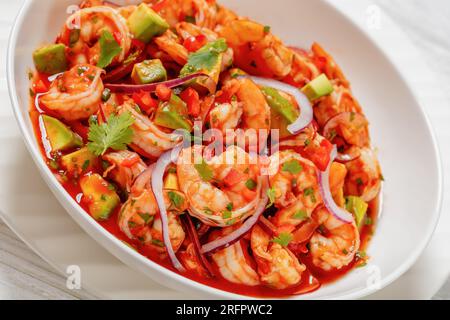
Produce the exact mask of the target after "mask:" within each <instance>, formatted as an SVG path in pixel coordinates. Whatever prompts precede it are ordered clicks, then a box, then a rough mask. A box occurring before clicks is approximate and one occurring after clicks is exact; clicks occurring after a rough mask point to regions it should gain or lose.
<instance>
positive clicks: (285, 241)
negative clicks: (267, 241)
mask: <svg viewBox="0 0 450 320" xmlns="http://www.w3.org/2000/svg"><path fill="white" fill-rule="evenodd" d="M291 241H292V235H291V234H290V233H287V232H282V233H280V234H279V235H278V237H275V238H273V239H272V242H274V243H278V244H279V245H281V246H282V247H287V246H288V245H289V243H290V242H291Z"/></svg>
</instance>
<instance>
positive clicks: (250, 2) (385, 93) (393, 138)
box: [7, 0, 442, 299]
mask: <svg viewBox="0 0 450 320" xmlns="http://www.w3.org/2000/svg"><path fill="white" fill-rule="evenodd" d="M74 2H75V1H73V0H58V1H55V0H39V1H38V0H26V1H25V3H24V6H23V8H22V9H21V11H20V13H19V15H18V17H17V19H16V21H15V24H14V27H13V29H12V32H11V36H10V41H9V46H8V58H7V64H8V66H7V73H8V74H7V76H8V87H9V92H10V97H11V101H12V106H13V109H14V114H15V117H16V119H17V123H18V124H19V127H20V130H21V132H22V135H23V138H24V141H25V143H26V146H27V148H28V150H29V152H30V154H31V157H32V158H33V160H34V162H35V163H36V165H37V167H38V168H39V171H40V173H41V175H42V177H43V179H44V180H45V181H46V183H47V184H48V186H49V189H50V190H51V191H52V192H53V193H54V194H55V196H56V197H57V199H58V200H59V201H60V203H61V204H62V205H63V206H64V208H65V209H66V210H67V212H68V213H69V214H70V216H71V217H72V218H73V219H74V220H75V221H76V222H77V223H78V224H79V225H80V226H81V227H82V228H83V229H84V230H85V231H86V232H87V233H88V234H89V235H90V236H91V237H93V238H94V239H95V240H96V241H98V242H99V243H100V244H101V245H102V246H103V247H104V248H105V249H107V250H108V251H110V252H111V253H112V254H113V255H115V256H116V257H117V258H119V259H120V260H121V261H123V262H124V263H126V264H128V265H129V266H131V267H133V268H134V269H136V270H139V271H141V272H142V273H144V274H145V275H147V276H149V277H151V278H152V279H153V280H155V281H157V282H159V283H160V284H162V285H165V286H168V287H170V288H173V289H175V290H182V291H184V292H186V293H187V294H189V293H191V294H194V295H195V296H200V297H204V298H227V299H243V298H249V297H246V296H242V295H238V294H233V293H229V292H225V291H221V290H218V289H215V288H211V287H208V286H205V285H203V284H200V283H197V282H195V281H192V280H189V279H187V278H185V277H183V276H180V275H178V274H176V273H173V272H172V271H170V270H168V269H166V268H164V267H161V266H160V265H158V264H156V263H154V262H152V261H151V260H149V259H147V258H145V257H143V256H141V255H140V254H138V253H137V252H135V251H134V250H132V249H130V248H129V247H128V246H126V245H124V244H123V243H122V242H121V241H119V240H118V239H116V238H115V237H114V236H113V235H111V234H110V233H108V232H107V231H106V230H105V229H103V228H102V227H101V226H100V225H98V224H97V223H96V222H95V221H94V220H93V219H92V218H91V217H90V216H89V215H87V214H86V213H85V212H84V211H83V209H82V208H81V207H80V206H79V205H78V204H77V203H76V202H75V201H74V200H73V199H72V198H71V197H70V196H69V195H68V194H67V193H66V191H65V190H64V188H63V187H62V186H61V185H60V184H59V183H58V181H57V180H56V178H55V177H54V175H53V174H52V172H51V171H50V170H49V169H48V168H47V166H46V164H45V161H44V160H43V158H42V156H41V153H40V151H39V147H38V144H37V142H36V138H35V135H34V132H33V127H32V124H31V121H30V119H29V117H28V110H29V82H28V78H27V70H28V69H29V68H32V67H33V62H32V52H33V51H34V49H35V48H37V47H38V46H39V45H41V44H42V43H44V42H51V41H53V39H54V37H55V35H56V34H57V32H58V31H59V29H60V27H61V26H62V24H63V23H64V21H65V19H66V18H67V16H68V14H69V13H70V12H71V10H73V9H74V7H70V6H71V5H73V4H74ZM221 3H223V4H224V5H227V6H229V7H230V8H232V9H234V10H236V11H237V12H238V13H239V14H240V15H243V16H249V17H251V18H252V19H254V20H256V21H260V22H262V23H264V24H266V25H270V26H271V27H272V30H273V31H274V33H275V34H277V35H279V36H280V37H281V38H282V39H283V40H284V41H285V42H286V43H287V44H289V45H293V46H304V47H307V46H310V45H311V43H312V42H313V41H317V42H319V43H321V44H322V45H323V46H324V47H325V48H326V49H327V50H329V51H330V52H331V54H332V55H333V56H334V57H335V59H336V60H337V62H338V63H339V64H340V65H341V67H342V68H343V70H344V73H345V74H346V75H347V77H348V78H349V80H350V81H351V83H352V86H353V91H354V93H355V95H356V97H357V98H358V100H359V101H360V103H361V104H362V106H363V109H364V112H365V113H366V115H367V117H368V119H369V121H370V123H371V133H372V138H373V141H374V145H375V146H377V147H378V150H379V157H380V162H381V165H382V168H383V172H384V176H385V178H386V183H385V185H384V188H383V197H384V201H383V208H382V215H381V218H380V221H379V223H378V226H377V229H376V232H375V235H374V237H373V239H372V241H371V243H370V244H369V248H368V252H367V253H368V255H369V256H370V257H371V259H370V262H369V264H368V266H367V267H365V268H359V269H355V270H353V271H351V272H350V273H349V274H347V275H346V276H344V277H343V278H341V279H339V280H338V281H336V282H333V283H331V284H328V285H324V286H322V288H320V289H319V290H318V291H315V292H313V293H310V294H306V295H301V296H294V297H289V298H290V299H354V298H361V297H364V296H366V295H369V294H371V293H373V292H375V291H377V290H379V289H381V288H383V287H385V286H386V285H388V284H389V283H391V282H392V281H394V280H395V279H397V278H398V277H400V276H401V275H402V274H403V273H404V272H406V271H407V270H408V269H409V268H410V267H411V266H412V265H413V263H414V262H415V261H416V260H417V258H418V257H419V255H420V254H421V252H422V251H423V249H424V248H425V246H426V245H427V243H428V241H429V239H430V238H431V235H432V233H433V231H434V228H435V226H436V224H437V221H438V218H439V209H440V203H441V195H442V175H441V166H440V160H439V156H438V151H437V146H436V140H435V138H434V136H433V133H432V130H431V126H430V124H429V122H428V120H427V117H426V116H425V114H424V112H423V110H422V109H421V107H420V105H419V104H418V102H417V100H416V98H415V97H414V94H413V93H412V92H411V90H410V89H409V87H408V85H407V83H406V81H405V79H403V77H402V76H401V74H400V73H399V71H398V70H397V68H396V66H395V65H393V64H392V63H391V62H390V61H389V60H388V58H387V57H386V56H385V54H384V53H383V51H382V50H381V49H380V48H378V47H377V45H376V44H374V43H373V42H372V41H371V40H370V38H369V37H368V36H367V35H366V34H365V33H364V32H363V31H362V30H360V29H359V28H358V27H357V26H356V25H354V24H353V23H352V22H351V21H349V20H348V19H347V18H346V17H344V16H343V15H342V14H341V13H339V12H338V11H337V10H336V9H335V8H334V7H332V6H331V5H329V4H328V3H327V2H325V1H322V0H316V1H309V0H279V1H278V2H277V4H276V5H274V3H273V1H270V0H242V1H232V0H225V1H221ZM418 148H420V152H417V149H418ZM30 178H34V177H30ZM187 297H189V295H187Z"/></svg>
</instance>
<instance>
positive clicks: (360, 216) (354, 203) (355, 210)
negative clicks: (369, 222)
mask: <svg viewBox="0 0 450 320" xmlns="http://www.w3.org/2000/svg"><path fill="white" fill-rule="evenodd" d="M345 207H346V209H347V211H348V212H350V213H351V214H353V216H354V217H355V221H356V225H357V226H358V227H361V225H362V222H363V220H364V217H365V216H366V213H367V208H368V207H369V205H368V204H367V203H366V202H365V201H364V200H362V199H361V198H359V197H355V196H349V197H347V199H346V204H345Z"/></svg>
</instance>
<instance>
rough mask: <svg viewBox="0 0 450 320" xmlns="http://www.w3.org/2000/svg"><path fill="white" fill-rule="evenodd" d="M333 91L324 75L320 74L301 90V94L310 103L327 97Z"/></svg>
mask: <svg viewBox="0 0 450 320" xmlns="http://www.w3.org/2000/svg"><path fill="white" fill-rule="evenodd" d="M333 91H334V88H333V85H332V84H331V82H330V80H328V78H327V76H326V75H325V74H321V75H320V76H318V77H317V78H315V79H314V80H312V81H311V82H310V83H308V84H307V85H306V86H304V87H303V88H302V92H303V93H304V94H305V95H306V96H307V97H308V99H309V100H311V101H312V100H316V99H319V98H322V97H324V96H327V95H329V94H330V93H332V92H333Z"/></svg>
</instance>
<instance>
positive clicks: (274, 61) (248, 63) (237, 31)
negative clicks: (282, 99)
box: [216, 19, 294, 78]
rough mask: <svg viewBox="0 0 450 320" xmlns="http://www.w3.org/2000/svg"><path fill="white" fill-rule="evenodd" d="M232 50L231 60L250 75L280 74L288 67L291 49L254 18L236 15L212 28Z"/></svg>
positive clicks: (291, 54) (282, 74)
mask: <svg viewBox="0 0 450 320" xmlns="http://www.w3.org/2000/svg"><path fill="white" fill-rule="evenodd" d="M216 31H217V32H218V34H219V35H220V36H221V37H223V38H225V39H226V40H227V42H228V44H229V46H230V47H231V48H233V50H234V53H235V64H236V66H238V67H239V68H241V69H243V70H244V71H247V72H249V73H251V74H254V75H259V76H265V77H274V78H284V77H286V76H287V75H288V74H289V73H290V72H291V69H292V61H293V59H294V53H293V52H292V50H290V49H289V48H287V47H286V46H284V45H283V43H282V42H281V40H280V39H279V38H277V37H276V36H274V35H273V34H272V33H271V32H267V30H266V28H265V27H264V26H263V25H261V24H259V23H256V22H253V21H250V20H245V19H238V20H233V21H230V22H228V23H227V24H226V25H222V26H220V27H218V28H217V29H216Z"/></svg>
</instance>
